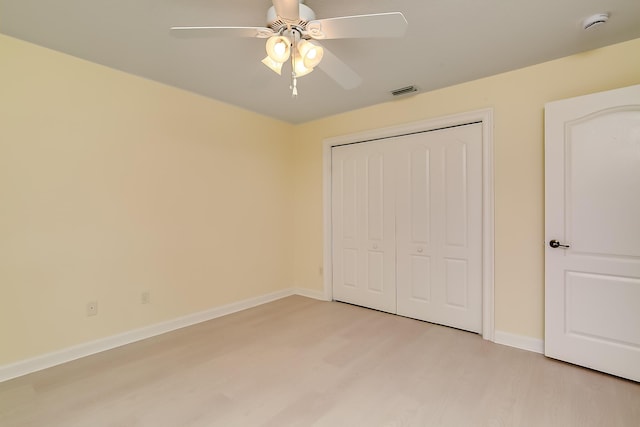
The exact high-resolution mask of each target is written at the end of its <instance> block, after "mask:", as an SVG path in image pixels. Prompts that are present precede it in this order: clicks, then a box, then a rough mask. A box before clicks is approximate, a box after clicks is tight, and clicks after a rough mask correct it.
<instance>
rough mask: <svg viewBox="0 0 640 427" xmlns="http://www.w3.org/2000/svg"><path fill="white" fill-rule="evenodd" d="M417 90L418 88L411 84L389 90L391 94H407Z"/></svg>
mask: <svg viewBox="0 0 640 427" xmlns="http://www.w3.org/2000/svg"><path fill="white" fill-rule="evenodd" d="M417 91H418V88H417V87H415V86H413V85H411V86H407V87H402V88H400V89H396V90H392V91H391V95H393V96H402V95H408V94H410V93H416V92H417Z"/></svg>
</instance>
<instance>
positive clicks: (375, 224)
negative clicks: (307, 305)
mask: <svg viewBox="0 0 640 427" xmlns="http://www.w3.org/2000/svg"><path fill="white" fill-rule="evenodd" d="M482 164H483V163H482V124H481V123H473V124H468V125H462V126H455V127H450V128H446V129H439V130H432V131H428V132H418V133H413V134H410V135H403V136H396V137H392V138H385V139H380V140H376V141H369V142H361V143H354V144H349V145H341V146H334V147H332V149H331V216H332V218H331V221H332V264H333V269H332V270H333V271H332V283H333V298H334V299H335V300H338V301H344V302H348V303H352V304H357V305H362V306H365V307H370V308H374V309H378V310H382V311H386V312H389V313H396V314H399V315H403V316H407V317H412V318H416V319H420V320H425V321H429V322H433V323H439V324H443V325H448V326H453V327H456V328H460V329H464V330H469V331H473V332H478V333H480V332H481V331H482V188H483V187H482Z"/></svg>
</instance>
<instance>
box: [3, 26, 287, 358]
mask: <svg viewBox="0 0 640 427" xmlns="http://www.w3.org/2000/svg"><path fill="white" fill-rule="evenodd" d="M291 128H292V126H291V125H289V124H286V123H282V122H278V121H275V120H272V119H269V118H266V117H263V116H260V115H257V114H254V113H250V112H247V111H244V110H241V109H238V108H235V107H231V106H228V105H225V104H223V103H220V102H216V101H212V100H209V99H206V98H203V97H199V96H196V95H194V94H191V93H187V92H184V91H180V90H177V89H174V88H171V87H168V86H164V85H161V84H158V83H155V82H152V81H148V80H144V79H141V78H138V77H135V76H132V75H128V74H125V73H121V72H118V71H115V70H112V69H109V68H106V67H102V66H99V65H96V64H92V63H89V62H86V61H82V60H79V59H75V58H73V57H70V56H67V55H63V54H60V53H57V52H54V51H50V50H47V49H43V48H41V47H37V46H34V45H30V44H27V43H24V42H21V41H18V40H15V39H12V38H8V37H5V36H0V365H3V364H8V363H12V362H16V361H19V360H23V359H26V358H29V357H33V356H36V355H41V354H44V353H47V352H51V351H54V350H58V349H63V348H66V347H69V346H72V345H75V344H79V343H83V342H86V341H90V340H95V339H99V338H102V337H106V336H109V335H114V334H117V333H121V332H124V331H128V330H132V329H135V328H139V327H142V326H146V325H151V324H155V323H158V322H161V321H165V320H169V319H173V318H176V317H179V316H182V315H186V314H190V313H195V312H198V311H201V310H205V309H209V308H212V307H216V306H220V305H223V304H226V303H229V302H232V301H239V300H243V299H246V298H249V297H255V296H259V295H264V294H267V293H270V292H273V291H277V290H280V289H284V288H289V287H291V283H292V271H291V260H292V245H291V233H292V229H291V222H292V189H293V187H292V184H291V182H292V179H291V178H292V171H293V170H292V149H291V145H290V143H289V142H287V141H284V140H283V139H282V138H277V137H275V135H278V134H280V133H284V132H285V131H289V130H290V129H291ZM146 290H148V291H150V292H151V300H152V302H151V304H149V305H141V304H140V295H141V292H142V291H146ZM94 299H96V300H98V301H99V306H98V308H99V315H98V316H95V317H87V316H86V315H85V305H86V303H87V302H88V301H90V300H94Z"/></svg>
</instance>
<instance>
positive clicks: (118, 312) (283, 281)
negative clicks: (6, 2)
mask: <svg viewBox="0 0 640 427" xmlns="http://www.w3.org/2000/svg"><path fill="white" fill-rule="evenodd" d="M639 51H640V39H639V40H635V41H631V42H628V43H623V44H619V45H615V46H611V47H608V48H605V49H600V50H596V51H593V52H588V53H585V54H581V55H576V56H572V57H568V58H564V59H560V60H557V61H553V62H549V63H545V64H540V65H537V66H534V67H529V68H526V69H522V70H518V71H514V72H511V73H506V74H501V75H498V76H493V77H490V78H486V79H482V80H478V81H474V82H470V83H466V84H462V85H458V86H453V87H450V88H446V89H442V90H438V91H434V92H429V93H425V94H422V95H418V96H415V97H411V98H406V99H403V100H399V101H396V102H393V103H388V104H383V105H378V106H375V107H371V108H367V109H362V110H358V111H354V112H350V113H346V114H342V115H339V116H335V117H330V118H327V119H323V120H319V121H315V122H311V123H307V124H303V125H299V126H292V125H289V124H286V123H282V122H278V121H275V120H272V119H269V118H266V117H263V116H260V115H257V114H254V113H250V112H247V111H245V110H242V109H238V108H235V107H232V106H228V105H225V104H223V103H220V102H216V101H212V100H209V99H206V98H202V97H199V96H196V95H194V94H190V93H187V92H184V91H180V90H177V89H174V88H171V87H167V86H164V85H161V84H158V83H155V82H151V81H148V80H144V79H141V78H138V77H135V76H131V75H127V74H124V73H121V72H118V71H115V70H112V69H108V68H105V67H102V66H99V65H96V64H92V63H89V62H85V61H82V60H78V59H75V58H72V57H69V56H67V55H63V54H60V53H57V52H53V51H50V50H47V49H43V48H40V47H37V46H34V45H30V44H28V43H24V42H21V41H18V40H15V39H12V38H8V37H5V36H0V365H3V364H9V363H13V362H16V361H20V360H24V359H26V358H29V357H33V356H37V355H41V354H44V353H47V352H50V351H55V350H59V349H63V348H66V347H69V346H72V345H75V344H79V343H83V342H87V341H90V340H95V339H99V338H102V337H106V336H109V335H114V334H117V333H120V332H125V331H128V330H132V329H135V328H138V327H143V326H147V325H151V324H155V323H158V322H161V321H164V320H169V319H173V318H176V317H179V316H182V315H186V314H190V313H195V312H198V311H201V310H205V309H208V308H212V307H216V306H220V305H222V304H226V303H229V302H233V301H239V300H242V299H245V298H250V297H253V296H258V295H263V294H266V293H269V292H272V291H276V290H279V289H284V288H289V287H291V286H300V287H303V288H307V289H311V290H316V291H321V290H322V276H321V274H320V271H319V269H320V267H321V265H322V248H323V246H322V140H323V139H325V138H327V137H332V136H337V135H343V134H348V133H354V132H359V131H363V130H371V129H375V128H379V127H385V126H392V125H398V124H402V123H408V122H413V121H417V120H424V119H427V118H431V117H438V116H442V115H447V114H452V113H458V112H464V111H469V110H474V109H479V108H486V107H493V108H494V111H495V117H494V118H495V163H496V166H495V175H496V184H495V190H496V284H495V287H496V327H497V329H499V330H502V331H507V332H512V333H516V334H521V335H526V336H530V337H534V338H541V337H542V329H543V304H542V303H543V246H542V243H543V242H542V239H543V226H544V224H543V178H544V177H543V159H542V156H543V138H542V135H543V105H544V103H545V102H547V101H550V100H554V99H560V98H565V97H570V96H575V95H581V94H586V93H589V92H595V91H600V90H606V89H612V88H616V87H621V86H626V85H631V84H637V83H640V56H639V55H637V52H639ZM282 132H289V134H291V133H292V132H293V134H294V136H295V135H297V136H299V138H297V141H296V142H293V141H294V140H295V139H293V140H291V141H283V140H281V139H280V138H275V137H273V135H277V134H279V133H282ZM291 224H293V227H292V226H291ZM146 290H148V291H150V292H151V298H152V303H151V304H149V305H141V304H140V294H141V292H143V291H146ZM94 299H96V300H98V301H99V315H98V316H95V317H90V318H89V317H86V315H85V305H86V303H87V302H88V301H90V300H94Z"/></svg>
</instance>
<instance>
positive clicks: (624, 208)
mask: <svg viewBox="0 0 640 427" xmlns="http://www.w3.org/2000/svg"><path fill="white" fill-rule="evenodd" d="M545 123H546V135H545V156H546V158H545V170H546V172H545V182H546V185H545V188H546V209H545V210H546V257H545V261H546V268H545V270H546V271H545V354H546V355H547V356H549V357H553V358H556V359H561V360H565V361H568V362H571V363H575V364H578V365H582V366H587V367H589V368H593V369H597V370H600V371H603V372H608V373H611V374H614V375H618V376H621V377H625V378H630V379H633V380H635V381H640V85H639V86H632V87H629V88H624V89H618V90H614V91H609V92H602V93H597V94H593V95H587V96H583V97H578V98H572V99H568V100H563V101H557V102H552V103H549V104H547V105H546V110H545ZM552 241H553V242H552ZM559 245H560V246H559ZM562 245H566V246H562Z"/></svg>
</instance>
